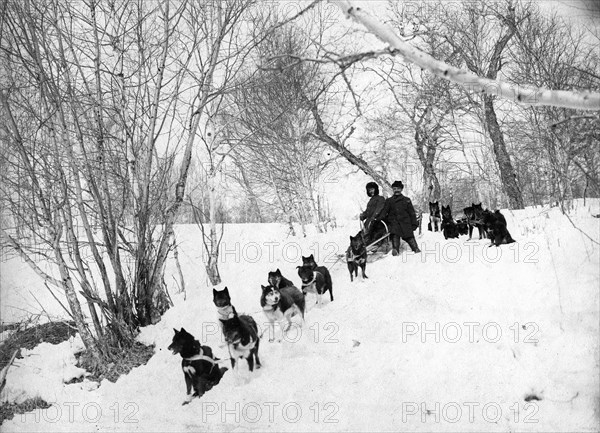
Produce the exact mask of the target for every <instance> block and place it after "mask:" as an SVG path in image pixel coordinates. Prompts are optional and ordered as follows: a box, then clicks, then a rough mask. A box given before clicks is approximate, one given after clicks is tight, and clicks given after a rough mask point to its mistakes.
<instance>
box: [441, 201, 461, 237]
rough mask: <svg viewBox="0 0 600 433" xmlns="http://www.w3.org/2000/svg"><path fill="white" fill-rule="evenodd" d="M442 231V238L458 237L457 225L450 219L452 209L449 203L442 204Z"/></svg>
mask: <svg viewBox="0 0 600 433" xmlns="http://www.w3.org/2000/svg"><path fill="white" fill-rule="evenodd" d="M442 232H443V233H444V239H448V238H450V239H455V238H458V227H457V226H456V223H455V222H454V219H452V209H450V205H448V206H442Z"/></svg>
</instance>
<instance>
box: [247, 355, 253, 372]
mask: <svg viewBox="0 0 600 433" xmlns="http://www.w3.org/2000/svg"><path fill="white" fill-rule="evenodd" d="M246 361H248V370H250V372H253V371H254V356H252V351H250V354H249V355H248V358H246Z"/></svg>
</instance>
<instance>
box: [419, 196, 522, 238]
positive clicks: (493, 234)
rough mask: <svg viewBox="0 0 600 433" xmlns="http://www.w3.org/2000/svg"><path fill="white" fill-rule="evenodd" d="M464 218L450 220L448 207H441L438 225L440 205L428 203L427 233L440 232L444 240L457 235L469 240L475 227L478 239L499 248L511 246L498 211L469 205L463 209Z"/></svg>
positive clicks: (450, 215)
mask: <svg viewBox="0 0 600 433" xmlns="http://www.w3.org/2000/svg"><path fill="white" fill-rule="evenodd" d="M463 212H464V216H463V217H462V218H460V219H458V220H454V219H453V218H452V210H451V209H450V205H448V206H442V212H441V223H440V205H439V202H437V201H436V202H433V203H432V202H429V224H428V225H427V228H428V230H429V231H436V232H437V231H441V232H442V233H443V235H444V239H456V238H458V236H459V235H466V234H468V235H469V240H471V239H472V237H473V229H474V228H475V227H477V231H478V232H479V239H480V240H481V239H486V238H487V239H490V240H491V244H490V246H492V245H495V246H497V247H498V246H500V245H502V244H511V243H513V242H515V240H514V239H513V238H512V236H511V235H510V233H509V231H508V229H507V227H506V218H504V215H502V214H501V213H500V211H499V210H496V211H494V212H492V211H490V210H489V209H483V207H482V206H481V203H479V204H475V203H471V206H469V207H466V208H464V209H463Z"/></svg>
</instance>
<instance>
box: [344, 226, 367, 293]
mask: <svg viewBox="0 0 600 433" xmlns="http://www.w3.org/2000/svg"><path fill="white" fill-rule="evenodd" d="M346 263H347V264H348V271H349V272H350V282H352V281H354V276H358V268H360V269H361V271H362V277H363V278H369V277H367V274H365V268H366V267H367V246H366V245H365V242H364V239H363V236H362V233H361V232H358V233H357V234H356V236H350V246H349V247H348V249H347V250H346ZM353 274H354V275H353Z"/></svg>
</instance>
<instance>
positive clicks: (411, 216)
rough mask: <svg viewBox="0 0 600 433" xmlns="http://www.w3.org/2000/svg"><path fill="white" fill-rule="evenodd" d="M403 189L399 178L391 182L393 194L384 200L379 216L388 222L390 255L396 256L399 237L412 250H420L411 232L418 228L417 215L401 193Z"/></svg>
mask: <svg viewBox="0 0 600 433" xmlns="http://www.w3.org/2000/svg"><path fill="white" fill-rule="evenodd" d="M403 189H404V185H403V184H402V182H400V181H399V180H397V181H395V182H394V183H393V184H392V190H393V191H394V195H393V196H391V197H390V198H388V199H387V200H386V201H385V205H384V206H383V211H382V212H381V215H380V216H379V217H380V218H381V219H383V220H385V221H386V222H387V224H388V228H389V231H390V237H391V239H392V248H393V250H392V255H394V256H397V255H398V251H399V250H400V238H402V239H403V240H404V241H405V242H406V243H407V244H408V245H409V246H410V248H411V249H412V250H413V252H415V253H420V252H421V250H420V249H419V247H418V245H417V240H416V239H415V235H414V233H413V232H414V231H415V230H416V229H417V228H419V224H418V222H417V215H416V214H415V208H414V207H413V204H412V202H411V201H410V199H409V198H408V197H406V196H404V195H402V190H403Z"/></svg>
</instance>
